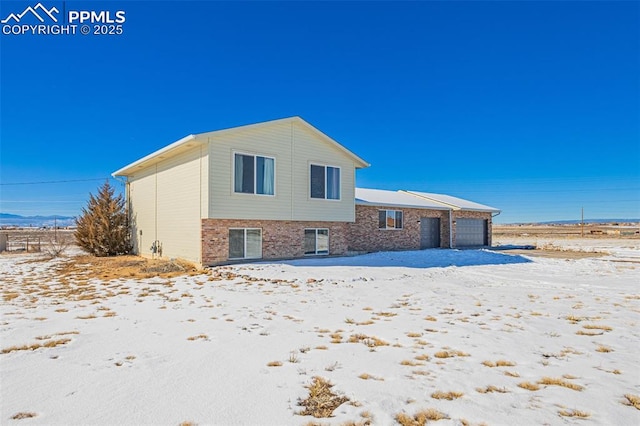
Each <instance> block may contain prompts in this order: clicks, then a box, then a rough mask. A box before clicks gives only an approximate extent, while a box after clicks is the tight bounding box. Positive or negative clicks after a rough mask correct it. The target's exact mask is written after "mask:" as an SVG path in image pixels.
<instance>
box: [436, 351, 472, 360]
mask: <svg viewBox="0 0 640 426" xmlns="http://www.w3.org/2000/svg"><path fill="white" fill-rule="evenodd" d="M433 356H435V357H436V358H454V357H457V356H469V354H468V353H466V352H462V351H454V350H445V351H439V352H436V353H435V354H433Z"/></svg>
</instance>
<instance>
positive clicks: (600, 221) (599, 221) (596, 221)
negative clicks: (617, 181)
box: [501, 219, 640, 225]
mask: <svg viewBox="0 0 640 426" xmlns="http://www.w3.org/2000/svg"><path fill="white" fill-rule="evenodd" d="M580 223H581V220H580V219H575V220H550V221H548V222H517V223H504V224H501V225H580ZM584 223H585V224H606V223H640V219H585V220H584Z"/></svg>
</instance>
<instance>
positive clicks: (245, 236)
mask: <svg viewBox="0 0 640 426" xmlns="http://www.w3.org/2000/svg"><path fill="white" fill-rule="evenodd" d="M260 258H262V229H257V228H240V229H229V259H260Z"/></svg>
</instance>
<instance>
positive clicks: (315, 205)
mask: <svg viewBox="0 0 640 426" xmlns="http://www.w3.org/2000/svg"><path fill="white" fill-rule="evenodd" d="M293 125H294V128H293V134H294V139H293V140H294V146H293V152H294V154H293V157H294V161H293V176H294V179H293V194H294V196H293V217H292V218H291V219H292V220H311V221H337V222H353V221H354V220H355V198H354V197H355V194H354V192H355V165H354V163H353V161H352V160H351V159H350V158H348V157H347V156H346V155H345V154H344V153H343V152H342V151H340V150H339V149H338V148H336V147H334V146H333V145H331V144H329V143H328V142H326V141H324V140H322V139H320V138H318V137H317V136H316V135H315V134H313V133H312V132H310V131H309V130H308V129H306V128H304V127H302V126H300V125H296V124H293ZM311 164H317V165H324V166H332V167H339V168H340V200H322V199H315V198H311V194H310V170H311Z"/></svg>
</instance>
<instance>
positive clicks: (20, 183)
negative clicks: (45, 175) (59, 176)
mask: <svg viewBox="0 0 640 426" xmlns="http://www.w3.org/2000/svg"><path fill="white" fill-rule="evenodd" d="M106 179H109V178H108V177H106V178H103V177H102V178H93V179H68V180H49V181H41V182H11V183H0V185H1V186H9V185H42V184H50V183H70V182H91V181H96V180H106Z"/></svg>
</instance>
